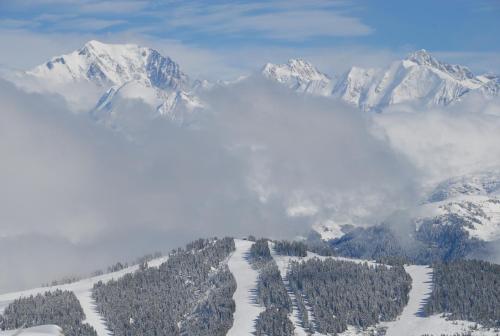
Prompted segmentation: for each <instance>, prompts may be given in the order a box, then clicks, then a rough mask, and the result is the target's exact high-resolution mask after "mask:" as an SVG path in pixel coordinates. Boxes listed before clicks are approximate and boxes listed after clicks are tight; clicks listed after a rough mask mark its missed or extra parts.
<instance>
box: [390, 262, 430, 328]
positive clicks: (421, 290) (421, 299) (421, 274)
mask: <svg viewBox="0 0 500 336" xmlns="http://www.w3.org/2000/svg"><path fill="white" fill-rule="evenodd" d="M405 271H406V273H408V274H409V275H410V277H411V279H412V285H411V290H410V294H409V296H410V298H409V300H408V304H407V305H406V307H405V308H404V309H403V312H402V313H401V315H400V316H399V317H398V319H397V320H396V321H393V322H388V323H387V324H386V326H387V333H386V336H400V335H402V334H406V335H410V333H411V332H412V331H415V330H418V327H419V325H421V324H422V320H424V319H425V318H424V317H423V314H422V309H423V306H424V305H425V302H426V299H427V298H428V297H429V296H430V294H431V292H432V269H431V268H430V267H429V266H417V265H411V266H406V267H405ZM418 335H420V334H418Z"/></svg>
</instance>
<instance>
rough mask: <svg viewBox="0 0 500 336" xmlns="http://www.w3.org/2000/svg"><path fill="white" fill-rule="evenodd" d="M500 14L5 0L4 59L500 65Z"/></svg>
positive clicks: (394, 3)
mask: <svg viewBox="0 0 500 336" xmlns="http://www.w3.org/2000/svg"><path fill="white" fill-rule="evenodd" d="M498 17H500V1H498V0H469V1H466V0H419V1H409V0H408V1H402V0H333V1H332V0H307V1H298V0H288V1H285V0H279V1H278V0H277V1H175V0H172V1H159V0H151V1H146V0H115V1H106V0H103V1H96V0H3V1H0V43H2V45H9V48H8V50H7V51H6V52H5V53H3V55H2V56H0V64H3V65H4V66H13V67H20V68H25V67H30V66H33V65H35V64H38V63H41V62H43V61H44V60H45V59H47V58H49V57H51V56H54V55H57V54H60V53H63V52H68V51H71V50H72V49H75V48H78V47H79V46H80V45H81V44H83V43H84V42H85V41H86V40H88V39H99V40H103V41H107V42H117V43H122V42H135V43H140V44H143V45H150V46H152V47H155V48H158V49H160V51H162V52H164V53H167V54H169V55H170V56H172V57H173V58H175V59H176V60H177V61H178V62H179V63H181V66H184V67H185V68H187V70H188V72H191V73H196V74H199V75H200V76H208V77H210V76H212V77H213V76H216V74H220V76H221V77H231V76H235V75H237V74H238V73H240V72H245V71H250V70H252V69H254V68H256V67H258V66H260V65H262V64H263V63H265V62H267V61H273V62H281V61H284V60H286V59H287V58H290V57H304V58H307V59H310V60H311V61H313V62H314V63H316V64H317V65H318V66H319V67H320V68H322V69H324V71H326V72H330V73H332V72H333V73H338V72H342V71H344V70H345V68H347V67H348V66H350V65H360V66H381V65H384V64H386V63H388V62H390V61H391V60H394V59H395V58H400V57H403V56H404V55H405V54H406V53H408V52H410V51H412V50H415V49H421V48H425V49H428V50H430V51H431V52H433V53H435V54H436V55H437V56H438V57H440V58H442V59H444V60H446V61H449V62H456V63H464V64H467V65H469V66H470V67H472V69H473V70H477V71H492V72H500V60H499V59H500V57H499V55H500V36H499V35H500V34H499V33H500V20H499V19H498ZM19 54H21V56H20V55H19Z"/></svg>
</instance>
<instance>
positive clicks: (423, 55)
mask: <svg viewBox="0 0 500 336" xmlns="http://www.w3.org/2000/svg"><path fill="white" fill-rule="evenodd" d="M406 59H407V60H409V61H412V62H415V63H417V64H420V65H430V64H437V63H439V61H438V60H437V59H436V58H434V56H432V55H431V54H430V53H429V52H428V51H427V50H425V49H420V50H417V51H414V52H412V53H410V54H408V56H407V57H406Z"/></svg>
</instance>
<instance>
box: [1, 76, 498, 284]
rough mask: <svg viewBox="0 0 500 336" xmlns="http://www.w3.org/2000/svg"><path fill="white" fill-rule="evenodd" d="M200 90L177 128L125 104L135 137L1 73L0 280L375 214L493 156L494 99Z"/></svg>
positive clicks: (23, 280) (247, 86)
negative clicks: (368, 100)
mask: <svg viewBox="0 0 500 336" xmlns="http://www.w3.org/2000/svg"><path fill="white" fill-rule="evenodd" d="M201 99H202V100H203V101H204V102H205V104H206V105H207V106H208V110H207V111H204V112H203V114H201V115H200V119H199V122H198V123H197V124H196V127H188V128H181V127H178V126H175V125H173V124H172V123H170V122H168V121H167V120H152V121H151V120H146V121H144V119H143V118H142V117H141V116H142V113H143V112H144V111H146V112H147V108H148V107H147V106H146V105H144V104H142V103H141V102H140V101H135V102H133V103H131V104H124V105H123V106H122V107H121V108H122V109H123V111H120V113H124V114H125V115H127V122H130V124H129V125H135V126H137V125H138V124H137V123H135V121H134V120H131V119H134V118H137V120H139V121H141V122H140V123H139V124H140V127H137V128H136V130H138V131H137V132H135V133H134V136H133V140H130V137H125V136H123V134H122V133H120V132H113V131H111V130H109V129H107V128H105V127H104V126H102V125H99V124H97V123H95V122H94V121H92V120H91V119H90V118H88V116H87V115H82V114H74V113H71V112H70V110H69V108H68V107H67V106H66V105H65V103H64V100H62V99H60V98H58V97H57V96H42V95H37V94H27V93H25V92H23V91H21V90H19V89H17V88H15V87H14V86H12V85H11V84H9V83H7V82H3V81H2V82H0V102H1V103H0V105H1V106H0V120H1V122H0V154H1V157H2V164H1V165H0V183H1V185H2V193H0V267H1V268H2V269H9V270H10V271H9V272H7V273H3V274H2V277H1V279H0V291H7V290H12V289H18V288H21V287H27V286H33V285H38V284H40V283H42V282H47V281H50V280H52V279H54V278H57V277H61V276H63V275H67V274H72V273H73V274H81V273H85V272H90V271H91V270H94V269H96V268H102V267H104V266H105V265H107V264H110V263H111V262H113V261H117V260H130V259H132V258H134V257H137V256H138V255H140V254H142V253H147V252H152V251H154V250H163V251H168V250H169V249H170V248H173V247H177V246H180V245H182V244H184V243H185V242H187V241H189V240H192V239H195V238H198V237H206V236H214V235H217V236H224V235H229V236H240V235H247V234H254V235H258V236H268V237H275V238H291V237H295V236H297V235H303V234H307V232H308V230H309V229H310V227H311V226H312V225H318V224H321V223H329V224H331V223H337V224H350V223H353V224H356V225H373V224H377V223H380V222H381V221H383V220H384V219H386V218H388V216H390V215H391V214H393V213H394V212H395V211H397V210H400V209H405V208H408V207H410V208H411V207H412V206H414V205H415V204H417V203H418V199H419V197H420V192H421V187H422V186H425V185H426V184H427V183H430V182H434V181H438V180H440V179H442V178H446V177H450V176H451V175H457V174H462V173H467V172H472V171H475V170H477V169H478V168H481V169H485V168H487V167H490V166H496V165H498V164H499V163H500V162H499V159H498V158H499V157H500V150H499V147H498V143H500V135H499V134H500V133H498V132H497V131H498V129H500V121H499V119H500V118H499V115H500V113H498V111H499V109H498V106H499V105H498V104H497V102H496V101H494V100H492V101H489V102H487V103H481V104H479V103H478V102H474V101H469V102H467V101H466V102H464V103H463V104H460V105H456V106H452V107H449V108H446V109H434V110H430V109H426V110H425V111H422V109H417V108H411V107H408V106H398V107H394V108H393V109H392V111H391V110H389V111H387V112H386V113H383V114H380V115H376V116H373V115H369V114H365V113H362V112H361V111H359V110H357V109H355V108H352V107H349V106H347V105H344V104H342V103H340V102H336V101H334V100H332V99H327V98H315V97H309V96H299V95H296V94H294V93H292V92H290V91H288V90H286V89H284V88H282V87H280V86H278V85H276V84H273V83H270V82H268V81H266V80H263V79H261V78H250V79H248V80H245V81H242V82H240V83H238V84H235V85H232V86H230V87H220V88H216V89H213V90H211V91H209V92H207V93H205V94H204V96H203V97H201ZM144 113H145V112H144Z"/></svg>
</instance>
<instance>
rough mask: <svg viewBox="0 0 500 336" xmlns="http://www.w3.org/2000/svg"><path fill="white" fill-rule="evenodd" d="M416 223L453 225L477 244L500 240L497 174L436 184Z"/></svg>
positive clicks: (499, 190) (469, 176)
mask: <svg viewBox="0 0 500 336" xmlns="http://www.w3.org/2000/svg"><path fill="white" fill-rule="evenodd" d="M420 213H421V215H420V217H419V218H418V220H417V223H424V222H427V223H432V225H434V226H435V225H448V226H449V225H453V226H457V227H460V228H461V230H463V231H465V232H467V234H468V235H469V237H471V238H476V239H478V240H481V241H496V240H500V172H482V173H476V174H469V175H466V176H460V177H455V178H450V179H449V180H446V181H444V182H442V183H440V184H439V185H438V186H437V187H436V188H435V189H434V190H433V191H432V192H431V194H430V196H429V198H428V201H427V202H426V203H425V204H423V205H422V207H421V209H420Z"/></svg>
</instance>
